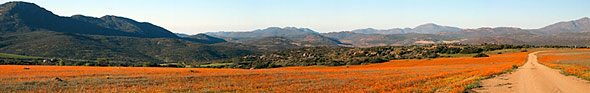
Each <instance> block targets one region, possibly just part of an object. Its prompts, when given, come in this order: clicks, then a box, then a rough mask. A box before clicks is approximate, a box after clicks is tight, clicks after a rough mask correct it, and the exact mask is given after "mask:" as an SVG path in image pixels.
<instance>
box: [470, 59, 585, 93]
mask: <svg viewBox="0 0 590 93" xmlns="http://www.w3.org/2000/svg"><path fill="white" fill-rule="evenodd" d="M536 53H538V52H535V53H530V54H529V55H528V61H527V62H526V63H525V64H524V65H523V66H521V67H520V68H518V69H517V70H516V71H515V72H512V73H508V74H503V75H500V76H497V77H494V78H491V79H487V80H483V81H482V84H481V85H482V86H483V87H482V88H479V89H475V91H476V92H482V93H507V92H508V93H590V83H589V82H588V81H586V80H582V79H580V78H576V77H574V76H565V75H563V74H561V73H560V71H559V70H556V69H551V68H549V67H547V66H545V65H543V64H539V62H538V61H537V56H536V55H535V54H536Z"/></svg>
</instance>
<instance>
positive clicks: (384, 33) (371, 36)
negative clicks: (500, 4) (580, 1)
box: [205, 17, 590, 47]
mask: <svg viewBox="0 0 590 93" xmlns="http://www.w3.org/2000/svg"><path fill="white" fill-rule="evenodd" d="M289 28H293V27H289ZM269 29H270V28H269ZM299 29H305V28H299ZM277 30H281V31H277ZM293 30H297V29H290V30H283V29H277V28H273V31H269V32H272V33H268V32H265V30H255V31H250V32H243V31H242V32H208V33H205V34H208V35H211V36H216V37H220V38H225V39H226V40H228V39H231V40H228V41H232V40H238V41H236V42H238V43H244V41H239V39H236V38H240V37H244V36H249V35H244V36H235V35H241V34H243V33H252V34H256V33H264V34H265V36H280V37H285V36H290V35H305V34H292V33H293V32H305V31H313V30H310V29H305V30H299V31H293ZM282 32H289V33H282ZM589 32H590V19H589V18H588V17H584V18H581V19H578V20H573V21H564V22H558V23H555V24H552V25H548V26H546V27H543V28H539V29H521V28H516V27H495V28H490V27H482V28H476V29H461V28H457V27H451V26H441V25H437V24H433V23H427V24H423V25H419V26H417V27H415V28H392V29H373V28H367V29H357V30H352V31H341V32H328V33H318V32H309V33H314V34H313V35H317V34H319V35H321V36H325V37H327V38H331V39H335V40H338V41H339V42H340V44H339V46H345V47H373V46H405V45H424V44H440V43H464V44H483V43H488V44H531V45H569V46H574V45H577V46H588V45H589V44H588V43H585V42H587V41H588V40H590V38H589V37H588V36H587V35H586V34H587V33H589ZM232 35H233V36H232ZM265 36H256V37H258V38H254V37H249V38H254V39H259V38H262V37H265ZM254 39H250V40H254ZM286 39H291V38H286ZM316 46H317V45H316Z"/></svg>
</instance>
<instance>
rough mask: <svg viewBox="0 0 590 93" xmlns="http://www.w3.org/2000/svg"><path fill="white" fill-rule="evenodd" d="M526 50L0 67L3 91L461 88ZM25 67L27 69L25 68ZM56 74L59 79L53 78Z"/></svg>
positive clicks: (520, 58)
mask: <svg viewBox="0 0 590 93" xmlns="http://www.w3.org/2000/svg"><path fill="white" fill-rule="evenodd" d="M527 53H528V52H522V53H514V54H501V55H491V56H490V57H482V58H472V57H459V58H437V59H430V60H428V59H424V60H393V61H390V62H386V63H380V64H369V65H355V66H342V67H319V66H308V67H286V68H275V69H256V70H247V69H204V68H146V67H75V66H64V67H59V66H21V65H1V66H0V82H2V83H0V90H3V91H5V92H47V91H54V92H80V91H84V92H114V91H118V92H130V91H140V92H161V91H177V92H233V91H237V92H319V91H322V92H435V91H438V92H462V91H464V90H465V89H469V88H472V87H474V86H473V85H472V84H473V83H474V82H476V81H477V80H479V79H481V78H485V77H488V76H490V75H494V74H500V73H502V72H504V71H507V70H510V69H512V65H522V64H523V63H524V62H525V60H526V56H527ZM24 68H29V69H27V70H26V69H24ZM56 77H59V78H60V79H62V80H65V81H63V82H60V81H55V78H56Z"/></svg>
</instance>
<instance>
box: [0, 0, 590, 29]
mask: <svg viewBox="0 0 590 93" xmlns="http://www.w3.org/2000/svg"><path fill="white" fill-rule="evenodd" d="M24 1H26V2H32V3H35V4H37V5H39V6H41V7H43V8H45V9H47V10H49V11H52V12H53V13H55V14H57V15H60V16H71V15H76V14H81V15H86V16H93V17H102V16H104V15H116V16H122V17H127V18H131V19H134V20H137V21H140V22H149V23H152V24H155V25H158V26H161V27H164V28H166V29H168V30H170V31H172V32H175V33H187V34H197V33H203V32H217V31H251V30H255V29H264V28H267V27H302V28H310V29H313V30H315V31H318V32H335V31H350V30H354V29H363V28H375V29H391V28H406V27H410V28H413V27H415V26H418V25H421V24H426V23H435V24H439V25H446V26H454V27H460V28H480V27H520V28H525V29H536V28H541V27H544V26H547V25H550V24H553V23H556V22H560V21H570V20H576V19H580V18H583V17H590V12H589V11H590V5H587V4H590V0H24ZM0 2H1V3H4V2H8V0H0Z"/></svg>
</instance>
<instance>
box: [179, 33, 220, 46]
mask: <svg viewBox="0 0 590 93" xmlns="http://www.w3.org/2000/svg"><path fill="white" fill-rule="evenodd" d="M184 38H185V39H187V40H190V41H195V42H199V43H204V44H214V43H222V42H226V41H225V40H223V39H221V38H216V37H212V36H209V35H205V34H196V35H191V36H187V37H184Z"/></svg>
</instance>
